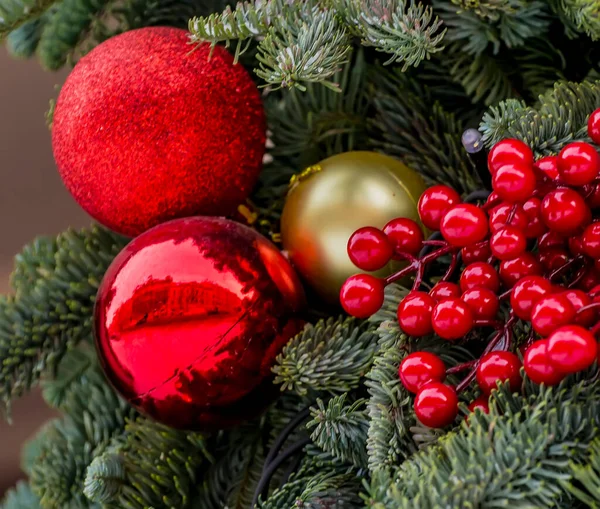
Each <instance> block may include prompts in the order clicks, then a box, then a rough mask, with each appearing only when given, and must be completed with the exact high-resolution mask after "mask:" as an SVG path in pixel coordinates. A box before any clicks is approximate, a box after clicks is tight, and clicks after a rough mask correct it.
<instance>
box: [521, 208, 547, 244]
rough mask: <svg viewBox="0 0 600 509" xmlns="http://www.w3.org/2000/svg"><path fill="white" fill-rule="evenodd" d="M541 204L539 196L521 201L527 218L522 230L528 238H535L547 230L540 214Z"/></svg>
mask: <svg viewBox="0 0 600 509" xmlns="http://www.w3.org/2000/svg"><path fill="white" fill-rule="evenodd" d="M541 206H542V201H541V200H540V199H539V198H529V200H527V201H526V202H525V203H523V212H525V215H526V216H527V218H528V220H529V222H528V223H527V227H526V228H524V229H523V231H524V233H525V235H526V236H527V238H528V239H537V238H538V237H541V236H542V235H543V234H544V233H545V232H546V231H547V230H548V228H547V227H546V225H545V224H544V223H543V221H542V216H541V215H540V208H541Z"/></svg>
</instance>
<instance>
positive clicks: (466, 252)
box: [460, 241, 492, 265]
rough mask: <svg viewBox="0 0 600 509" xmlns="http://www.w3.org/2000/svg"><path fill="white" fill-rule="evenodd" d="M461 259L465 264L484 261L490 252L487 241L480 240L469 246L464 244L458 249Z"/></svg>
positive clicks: (490, 254)
mask: <svg viewBox="0 0 600 509" xmlns="http://www.w3.org/2000/svg"><path fill="white" fill-rule="evenodd" d="M460 255H461V257H462V261H463V263H464V264H465V265H470V264H472V263H475V262H485V261H487V260H488V259H489V258H490V256H492V252H491V251H490V244H489V242H485V241H483V242H480V243H479V244H473V245H471V246H465V247H463V248H462V249H461V250H460Z"/></svg>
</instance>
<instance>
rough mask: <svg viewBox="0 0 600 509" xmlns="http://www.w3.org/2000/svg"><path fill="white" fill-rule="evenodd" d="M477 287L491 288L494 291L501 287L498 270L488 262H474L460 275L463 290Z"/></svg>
mask: <svg viewBox="0 0 600 509" xmlns="http://www.w3.org/2000/svg"><path fill="white" fill-rule="evenodd" d="M476 287H483V288H489V289H490V290H492V291H493V292H497V291H498V289H499V288H500V279H499V277H498V272H496V269H495V268H494V267H493V266H492V265H490V264H489V263H487V262H475V263H472V264H471V265H469V266H467V267H466V268H465V270H463V271H462V274H461V275H460V288H461V290H462V291H463V292H465V291H467V290H468V289H469V288H476Z"/></svg>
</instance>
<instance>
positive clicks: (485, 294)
mask: <svg viewBox="0 0 600 509" xmlns="http://www.w3.org/2000/svg"><path fill="white" fill-rule="evenodd" d="M460 300H462V301H463V302H464V303H465V304H466V305H467V306H469V308H470V309H471V311H472V312H473V316H474V317H475V318H476V319H481V320H492V319H493V318H495V317H496V313H497V312H498V308H499V307H500V300H499V299H498V296H497V295H496V294H495V293H494V292H492V290H490V289H489V288H477V287H476V288H471V289H469V290H467V291H466V292H465V293H463V294H462V297H461V298H460Z"/></svg>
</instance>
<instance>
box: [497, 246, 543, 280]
mask: <svg viewBox="0 0 600 509" xmlns="http://www.w3.org/2000/svg"><path fill="white" fill-rule="evenodd" d="M499 274H500V279H501V280H502V282H503V283H504V284H505V285H506V286H507V287H508V288H512V287H513V286H514V285H515V284H516V283H517V281H519V280H520V279H523V278H524V277H525V276H540V275H541V274H542V265H541V264H540V262H539V261H538V260H536V259H535V257H534V256H533V255H532V254H531V253H529V252H527V251H526V252H525V253H523V254H521V255H519V256H517V257H516V258H513V259H512V260H505V261H503V262H501V263H500V270H499Z"/></svg>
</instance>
